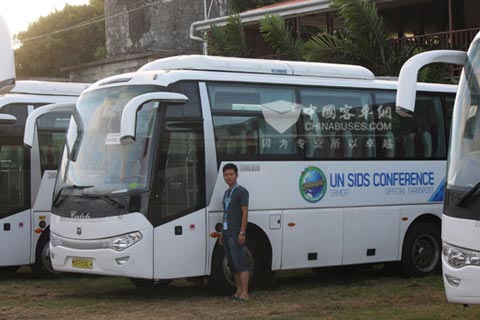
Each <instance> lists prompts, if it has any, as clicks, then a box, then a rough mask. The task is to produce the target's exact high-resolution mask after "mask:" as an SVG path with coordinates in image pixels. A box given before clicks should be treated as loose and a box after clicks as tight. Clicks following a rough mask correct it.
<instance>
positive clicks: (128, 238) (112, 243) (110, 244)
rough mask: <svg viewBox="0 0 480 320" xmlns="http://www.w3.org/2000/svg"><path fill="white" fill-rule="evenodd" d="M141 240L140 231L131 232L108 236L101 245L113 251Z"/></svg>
mask: <svg viewBox="0 0 480 320" xmlns="http://www.w3.org/2000/svg"><path fill="white" fill-rule="evenodd" d="M140 240H142V234H141V233H140V232H138V231H137V232H132V233H128V234H124V235H121V236H118V237H113V238H108V239H104V240H103V247H104V248H109V249H113V250H115V251H123V250H125V249H127V248H129V247H131V246H132V245H134V244H135V243H137V242H138V241H140Z"/></svg>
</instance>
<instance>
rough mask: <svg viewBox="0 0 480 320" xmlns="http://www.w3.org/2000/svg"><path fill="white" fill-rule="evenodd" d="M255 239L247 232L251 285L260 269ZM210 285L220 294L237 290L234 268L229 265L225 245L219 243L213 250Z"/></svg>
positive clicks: (247, 253)
mask: <svg viewBox="0 0 480 320" xmlns="http://www.w3.org/2000/svg"><path fill="white" fill-rule="evenodd" d="M254 243H255V239H253V236H251V235H248V234H247V240H246V243H245V260H246V262H247V265H248V270H249V276H250V281H249V287H252V286H253V285H254V284H255V282H256V278H257V273H258V272H257V271H258V270H259V255H258V248H256V246H254V245H253V244H254ZM207 282H208V286H209V287H210V289H211V290H212V291H213V292H214V293H215V294H218V295H229V294H232V293H234V292H235V288H236V286H235V280H234V278H233V273H232V270H231V269H230V266H229V265H228V261H227V258H226V257H225V251H224V249H223V246H222V245H220V244H217V245H216V246H215V248H214V250H213V255H212V266H211V272H210V276H209V277H208V278H207Z"/></svg>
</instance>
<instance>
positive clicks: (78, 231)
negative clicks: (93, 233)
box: [77, 227, 82, 236]
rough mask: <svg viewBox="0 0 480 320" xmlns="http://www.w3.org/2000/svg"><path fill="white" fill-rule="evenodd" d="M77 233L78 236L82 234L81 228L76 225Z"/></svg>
mask: <svg viewBox="0 0 480 320" xmlns="http://www.w3.org/2000/svg"><path fill="white" fill-rule="evenodd" d="M77 235H79V236H81V235H82V228H80V227H77Z"/></svg>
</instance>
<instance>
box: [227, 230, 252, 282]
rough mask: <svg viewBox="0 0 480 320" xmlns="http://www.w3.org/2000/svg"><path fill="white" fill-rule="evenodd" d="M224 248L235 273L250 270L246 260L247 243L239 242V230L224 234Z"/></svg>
mask: <svg viewBox="0 0 480 320" xmlns="http://www.w3.org/2000/svg"><path fill="white" fill-rule="evenodd" d="M223 249H224V251H225V256H226V257H227V261H228V264H229V266H230V269H231V270H232V272H233V273H240V272H245V271H248V266H247V262H246V261H245V245H240V244H238V232H233V233H226V234H224V235H223Z"/></svg>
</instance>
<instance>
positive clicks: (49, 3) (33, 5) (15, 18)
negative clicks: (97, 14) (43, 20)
mask: <svg viewBox="0 0 480 320" xmlns="http://www.w3.org/2000/svg"><path fill="white" fill-rule="evenodd" d="M87 3H88V0H12V1H7V0H0V14H1V15H2V16H3V18H4V19H5V21H6V23H7V25H8V28H9V29H10V35H11V36H12V37H13V35H14V34H16V33H18V32H20V31H25V30H26V29H27V28H28V25H29V24H30V23H32V22H35V21H36V20H37V19H38V18H40V17H41V16H46V15H48V14H49V13H51V12H54V11H55V9H58V10H61V9H63V7H64V6H65V4H71V5H80V4H87Z"/></svg>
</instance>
